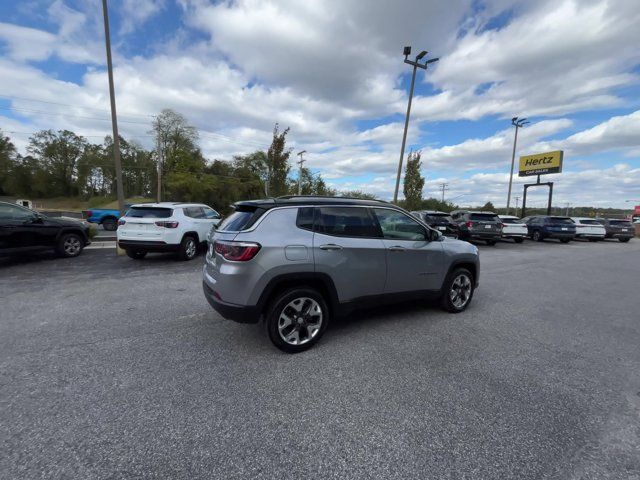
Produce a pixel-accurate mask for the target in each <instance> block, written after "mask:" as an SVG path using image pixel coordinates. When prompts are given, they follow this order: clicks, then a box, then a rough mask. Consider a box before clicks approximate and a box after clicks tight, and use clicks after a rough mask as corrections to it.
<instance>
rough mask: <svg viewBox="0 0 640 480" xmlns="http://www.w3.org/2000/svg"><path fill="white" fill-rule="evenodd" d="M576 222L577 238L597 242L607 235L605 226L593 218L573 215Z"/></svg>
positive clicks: (572, 218)
mask: <svg viewBox="0 0 640 480" xmlns="http://www.w3.org/2000/svg"><path fill="white" fill-rule="evenodd" d="M571 220H573V223H575V224H576V238H580V239H584V240H589V241H590V242H597V241H598V240H602V239H604V238H605V236H606V229H605V228H604V226H603V225H602V224H601V223H599V222H598V221H597V220H594V219H593V218H583V217H571Z"/></svg>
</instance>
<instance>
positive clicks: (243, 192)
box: [0, 109, 375, 212]
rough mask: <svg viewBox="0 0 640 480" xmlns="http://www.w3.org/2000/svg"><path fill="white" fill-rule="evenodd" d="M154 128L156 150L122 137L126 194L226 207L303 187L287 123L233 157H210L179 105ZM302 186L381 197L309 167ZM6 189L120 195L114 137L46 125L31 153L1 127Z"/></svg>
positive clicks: (0, 178) (32, 194)
mask: <svg viewBox="0 0 640 480" xmlns="http://www.w3.org/2000/svg"><path fill="white" fill-rule="evenodd" d="M150 133H152V134H153V137H154V140H155V142H154V144H155V148H154V149H153V150H149V149H146V148H144V147H143V146H142V145H140V144H139V143H136V142H134V141H127V140H126V139H125V138H122V137H120V157H121V162H122V181H123V188H124V194H125V197H126V198H132V197H142V198H154V199H155V198H157V197H158V188H160V193H161V198H162V199H163V200H170V201H187V202H188V201H194V202H195V201H197V202H203V203H206V204H208V205H211V206H212V207H214V208H216V209H218V210H220V211H222V212H226V211H228V209H229V205H231V204H232V203H233V202H235V201H238V200H243V199H248V198H261V197H265V196H269V197H277V196H282V195H290V194H297V193H298V178H297V175H296V176H295V177H293V176H292V175H291V173H292V172H291V165H290V163H289V157H290V156H291V149H290V148H288V147H287V145H286V140H287V135H288V134H289V128H285V129H281V128H280V126H279V125H278V124H276V125H275V127H274V130H273V137H272V142H271V145H270V146H269V148H268V149H267V150H256V151H255V152H252V153H250V154H247V155H236V156H234V157H233V159H232V160H231V161H227V160H219V159H214V160H213V161H208V160H207V159H206V158H205V157H204V155H203V153H202V151H201V149H200V147H199V145H198V140H199V135H198V131H197V129H196V128H195V127H193V126H192V125H190V124H189V123H188V122H187V120H186V118H185V117H184V116H183V115H181V114H180V113H177V112H175V111H173V110H169V109H165V110H163V111H162V112H161V113H160V114H159V115H158V116H157V117H156V118H155V120H154V121H153V123H152V130H151V132H150ZM296 173H297V171H296ZM301 187H302V188H301V190H302V194H303V195H328V196H338V195H341V196H355V197H359V198H375V197H374V196H373V195H369V194H367V193H365V192H361V191H341V192H338V191H337V190H335V189H333V188H330V187H329V186H327V184H326V183H325V181H324V179H323V178H322V176H321V175H320V174H317V173H313V172H312V171H311V170H310V169H308V168H306V167H304V168H302V174H301ZM0 195H8V196H19V197H25V198H52V197H80V198H85V199H90V198H94V197H104V198H105V203H106V202H108V201H110V200H112V199H113V198H115V195H116V175H115V166H114V163H113V139H112V137H110V136H106V137H105V139H104V141H103V142H102V143H99V144H95V143H91V142H89V141H88V140H87V139H86V138H84V137H82V136H81V135H77V134H76V133H74V132H72V131H69V130H58V131H53V130H43V131H39V132H37V133H35V134H33V135H32V136H31V137H30V138H29V143H28V146H27V152H26V155H20V154H19V153H18V152H17V150H16V147H15V145H14V144H13V143H12V142H11V139H10V138H9V137H8V136H5V135H4V134H3V133H2V132H0Z"/></svg>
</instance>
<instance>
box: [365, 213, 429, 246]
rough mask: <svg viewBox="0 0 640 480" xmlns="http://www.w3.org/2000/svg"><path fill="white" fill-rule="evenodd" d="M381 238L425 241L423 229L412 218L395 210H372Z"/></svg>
mask: <svg viewBox="0 0 640 480" xmlns="http://www.w3.org/2000/svg"><path fill="white" fill-rule="evenodd" d="M373 211H374V212H375V214H376V217H378V222H379V223H380V228H381V229H382V236H383V237H384V238H387V239H393V240H425V239H426V233H427V232H426V231H425V228H424V227H423V226H422V225H420V224H419V223H418V222H416V221H415V220H414V219H413V218H411V217H409V216H408V215H405V214H404V213H402V212H398V211H397V210H391V209H388V208H374V209H373Z"/></svg>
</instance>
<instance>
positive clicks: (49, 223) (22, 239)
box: [0, 202, 91, 257]
mask: <svg viewBox="0 0 640 480" xmlns="http://www.w3.org/2000/svg"><path fill="white" fill-rule="evenodd" d="M90 243H91V240H89V227H88V226H86V225H83V224H82V223H81V222H79V221H77V220H66V219H62V218H49V217H45V216H44V215H41V214H39V213H38V212H34V211H33V210H29V209H28V208H24V207H21V206H19V205H14V204H12V203H7V202H0V255H10V254H14V253H23V252H29V251H34V250H41V249H49V248H53V249H54V250H55V251H56V252H57V253H58V254H59V255H61V256H63V257H77V256H78V255H80V253H82V249H83V248H84V247H85V246H87V245H89V244H90Z"/></svg>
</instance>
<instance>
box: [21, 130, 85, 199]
mask: <svg viewBox="0 0 640 480" xmlns="http://www.w3.org/2000/svg"><path fill="white" fill-rule="evenodd" d="M86 147H87V142H86V140H85V139H84V138H83V137H81V136H79V135H76V134H75V133H73V132H71V131H69V130H59V131H58V132H55V133H54V132H53V131H52V130H43V131H40V132H38V133H36V134H34V135H33V136H31V138H30V139H29V146H28V147H27V151H28V152H29V153H30V154H31V155H33V157H35V158H36V160H37V161H38V162H39V163H40V164H41V166H42V168H43V169H44V171H45V172H46V174H47V177H48V182H47V185H48V188H47V189H46V196H57V195H62V196H75V195H78V194H79V193H80V192H79V188H78V184H77V175H78V163H79V160H80V158H81V157H82V155H83V153H84V150H85V148H86Z"/></svg>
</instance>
